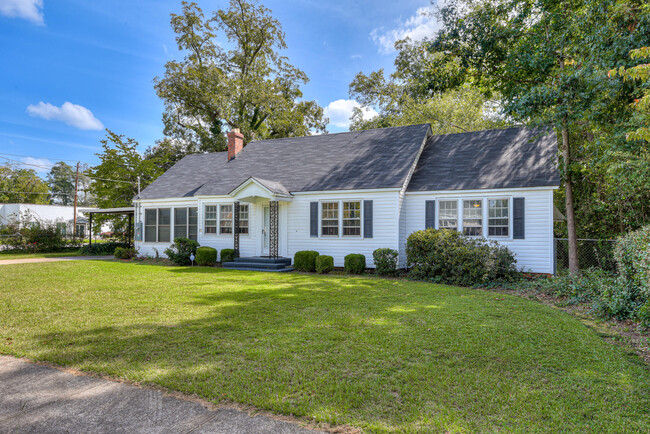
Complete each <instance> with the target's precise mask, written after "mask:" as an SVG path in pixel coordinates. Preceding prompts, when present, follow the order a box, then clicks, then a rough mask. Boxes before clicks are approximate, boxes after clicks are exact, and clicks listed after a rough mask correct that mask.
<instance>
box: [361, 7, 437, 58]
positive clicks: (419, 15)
mask: <svg viewBox="0 0 650 434" xmlns="http://www.w3.org/2000/svg"><path fill="white" fill-rule="evenodd" d="M439 28H440V27H439V25H438V23H437V21H436V19H435V17H434V16H433V7H432V6H428V7H422V8H418V10H417V12H416V13H415V15H413V16H412V17H410V18H408V19H407V20H406V21H402V20H399V21H398V24H397V27H395V28H394V29H389V30H386V29H385V28H383V27H379V28H377V29H374V30H373V31H372V32H371V33H370V37H371V38H372V40H373V41H374V42H375V44H377V45H378V46H379V52H380V53H382V54H390V53H392V52H394V51H395V42H397V41H400V40H402V39H406V38H410V39H411V40H412V41H421V40H423V39H425V38H431V37H433V35H434V34H435V33H436V32H437V31H438V29H439Z"/></svg>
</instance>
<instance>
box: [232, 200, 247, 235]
mask: <svg viewBox="0 0 650 434" xmlns="http://www.w3.org/2000/svg"><path fill="white" fill-rule="evenodd" d="M243 206H245V207H246V208H247V211H246V212H247V213H248V218H247V219H246V222H247V226H246V227H247V228H248V232H246V233H245V234H244V233H242V232H241V222H242V219H241V207H243ZM233 211H234V208H233ZM234 219H235V215H234V214H233V220H234ZM239 229H240V231H239V236H240V237H249V236H250V235H251V206H250V204H249V203H240V204H239Z"/></svg>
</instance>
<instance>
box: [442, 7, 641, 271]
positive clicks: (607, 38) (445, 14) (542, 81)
mask: <svg viewBox="0 0 650 434" xmlns="http://www.w3.org/2000/svg"><path fill="white" fill-rule="evenodd" d="M628 3H629V4H632V9H634V5H633V3H635V2H634V1H630V2H628ZM439 18H440V19H441V21H442V23H443V29H442V30H441V31H440V32H439V33H438V35H437V36H436V38H435V40H434V41H433V44H432V45H431V49H432V50H433V51H435V52H437V53H439V54H441V55H444V56H445V57H446V58H447V59H448V61H449V62H450V63H452V64H454V65H459V66H460V68H461V71H464V73H465V74H467V77H468V79H470V80H472V81H473V82H475V83H477V84H479V85H481V86H485V87H487V88H490V89H493V90H495V91H497V92H498V93H499V94H500V95H501V98H502V107H503V109H504V112H505V113H506V114H507V115H508V116H510V117H511V118H513V119H514V120H516V121H520V122H526V123H532V124H543V125H552V126H554V127H555V128H556V129H557V131H559V133H560V144H561V161H562V164H561V172H562V174H563V178H564V186H565V191H564V197H565V208H566V215H567V235H568V238H569V268H570V271H571V272H577V271H578V269H579V264H578V256H577V232H576V219H575V209H574V198H573V195H574V194H573V186H574V181H573V176H574V167H573V163H574V160H573V158H572V149H573V148H574V147H572V144H571V142H570V138H571V137H572V135H574V133H575V132H576V131H577V130H579V129H581V128H582V127H583V126H584V124H585V123H587V124H589V123H591V124H597V123H602V122H604V121H605V122H606V121H607V119H608V118H609V117H611V115H612V113H617V115H622V114H623V113H622V112H621V107H623V106H624V105H625V102H626V101H625V100H626V99H629V98H630V97H631V96H632V94H631V93H630V92H629V89H628V91H627V92H626V91H623V90H624V89H622V88H621V87H620V86H617V83H614V82H612V81H608V80H605V79H603V70H604V68H605V65H606V63H607V62H609V61H610V60H611V59H612V58H613V56H614V57H615V56H617V55H620V53H621V52H625V50H629V49H630V47H631V45H633V44H635V43H638V41H639V39H642V38H643V37H644V32H647V25H646V24H645V23H644V24H643V25H639V22H640V18H639V17H638V16H636V15H635V14H634V11H632V13H630V10H627V11H621V9H620V8H619V5H618V4H617V3H616V1H614V0H604V1H603V0H570V1H569V0H495V1H488V2H474V1H471V0H450V1H448V2H446V4H445V6H444V7H442V8H441V9H440V10H439ZM642 20H646V21H647V17H644V18H642ZM646 37H647V35H646ZM450 87H453V84H452V86H450ZM623 111H624V110H623Z"/></svg>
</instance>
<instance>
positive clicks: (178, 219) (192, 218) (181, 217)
mask: <svg viewBox="0 0 650 434" xmlns="http://www.w3.org/2000/svg"><path fill="white" fill-rule="evenodd" d="M196 226H197V209H196V208H195V207H191V208H174V238H177V237H186V238H189V239H190V240H196V239H197V234H196V229H197V227H196Z"/></svg>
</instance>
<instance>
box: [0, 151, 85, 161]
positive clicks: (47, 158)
mask: <svg viewBox="0 0 650 434" xmlns="http://www.w3.org/2000/svg"><path fill="white" fill-rule="evenodd" d="M0 155H11V156H12V157H24V158H37V159H45V160H50V161H51V160H57V161H72V162H74V163H76V162H77V161H78V160H66V159H64V158H49V157H35V156H33V155H20V154H9V153H7V152H0ZM82 163H84V164H88V163H85V162H84V161H82Z"/></svg>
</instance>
